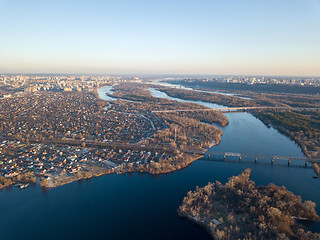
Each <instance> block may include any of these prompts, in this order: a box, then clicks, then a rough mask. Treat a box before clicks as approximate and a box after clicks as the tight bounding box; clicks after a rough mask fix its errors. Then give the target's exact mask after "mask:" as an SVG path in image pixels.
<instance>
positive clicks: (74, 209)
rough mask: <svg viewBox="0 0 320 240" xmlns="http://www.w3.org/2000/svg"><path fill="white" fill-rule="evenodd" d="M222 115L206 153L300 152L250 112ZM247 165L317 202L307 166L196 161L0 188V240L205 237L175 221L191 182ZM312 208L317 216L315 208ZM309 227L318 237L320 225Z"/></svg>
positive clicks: (264, 179) (261, 177) (260, 180)
mask: <svg viewBox="0 0 320 240" xmlns="http://www.w3.org/2000/svg"><path fill="white" fill-rule="evenodd" d="M109 90H110V89H109ZM105 91H107V90H106V88H101V89H100V95H105ZM153 94H155V95H156V94H162V93H157V92H155V91H154V92H153ZM162 96H164V95H162ZM164 97H165V96H164ZM198 103H199V102H198ZM227 116H228V118H229V120H230V124H229V125H228V126H226V127H224V128H222V129H223V131H224V134H223V136H222V141H221V143H220V144H219V145H218V146H214V147H212V148H211V149H209V150H208V152H210V151H213V150H216V151H230V152H232V151H234V152H244V153H263V154H277V155H290V156H302V155H303V154H302V152H301V150H300V149H299V147H298V146H297V144H295V143H294V142H293V141H291V140H290V139H289V138H287V137H285V136H283V135H282V134H280V133H279V132H278V131H277V130H275V129H273V128H268V127H267V126H265V125H264V124H263V123H262V122H261V121H260V120H258V119H256V118H255V117H253V116H252V115H250V114H248V113H228V114H227ZM246 168H251V169H252V180H254V181H255V182H256V183H257V184H264V185H266V184H268V183H270V182H273V183H275V184H277V185H284V186H286V187H287V188H288V189H289V190H290V191H292V192H294V193H295V194H298V195H301V197H302V199H303V200H312V201H314V202H316V204H317V205H318V206H319V205H320V194H319V187H320V181H319V180H316V179H313V178H312V176H313V175H314V173H313V170H312V169H311V168H309V167H308V168H304V167H288V166H286V165H284V164H275V165H271V164H267V163H257V164H254V163H249V162H242V163H234V162H214V161H202V160H199V161H195V162H194V163H192V164H191V165H190V166H189V167H187V168H185V169H183V170H180V171H176V172H174V173H170V174H164V175H158V176H151V175H148V174H138V173H134V174H124V175H116V174H112V175H106V176H101V177H98V178H93V179H91V180H87V181H82V182H73V183H71V184H68V185H64V186H61V187H58V188H55V189H51V190H49V191H47V192H43V191H41V188H40V187H39V186H30V187H28V188H26V189H23V190H20V189H18V188H9V189H6V190H3V191H1V192H0V206H1V207H0V219H1V224H0V239H1V240H11V239H13V240H16V239H17V240H18V239H19V240H20V239H32V240H37V239H39V240H40V239H41V240H42V239H140V240H143V239H146V240H149V239H207V240H209V239H210V237H209V235H208V234H207V233H206V231H205V230H204V229H202V228H201V227H198V226H197V225H195V224H193V223H191V222H189V221H187V220H185V219H181V218H179V217H178V215H177V212H176V210H177V208H178V206H179V204H180V203H181V201H182V199H183V197H184V196H185V195H186V193H187V192H188V191H189V190H192V189H194V188H195V187H196V186H197V185H198V186H204V185H206V184H207V183H208V182H209V181H211V182H212V181H216V180H219V181H220V182H222V183H224V182H226V181H227V179H228V178H229V177H231V176H233V175H238V174H240V173H241V172H242V171H243V170H244V169H246ZM317 211H318V213H320V209H319V207H317ZM310 229H311V230H313V231H317V232H320V226H319V222H316V223H314V224H313V225H312V226H311V227H310Z"/></svg>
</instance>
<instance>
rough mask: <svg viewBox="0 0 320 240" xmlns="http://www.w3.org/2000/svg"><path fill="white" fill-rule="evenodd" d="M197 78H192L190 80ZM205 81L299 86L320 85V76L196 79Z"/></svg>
mask: <svg viewBox="0 0 320 240" xmlns="http://www.w3.org/2000/svg"><path fill="white" fill-rule="evenodd" d="M192 80H195V79H190V81H192ZM196 80H201V81H203V82H213V81H217V82H225V83H241V84H251V85H253V84H273V85H274V84H282V85H299V86H315V87H319V86H320V77H314V78H312V77H311V78H306V77H266V76H250V77H248V76H229V77H217V78H205V79H196Z"/></svg>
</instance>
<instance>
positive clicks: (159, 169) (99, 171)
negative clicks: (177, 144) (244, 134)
mask: <svg viewBox="0 0 320 240" xmlns="http://www.w3.org/2000/svg"><path fill="white" fill-rule="evenodd" d="M201 157H202V155H191V154H180V155H177V156H174V157H172V159H171V158H169V159H166V160H163V161H162V162H153V163H150V164H148V165H142V164H132V163H123V164H121V165H119V166H118V167H117V168H113V169H110V168H103V167H98V166H91V167H87V171H79V172H77V174H72V175H70V174H67V173H66V172H62V173H61V174H60V175H59V176H55V177H54V176H52V175H49V179H48V178H47V179H45V180H43V181H41V183H40V185H41V186H42V187H43V188H44V189H50V188H55V187H59V186H63V185H65V184H69V183H72V182H75V181H80V180H84V179H90V178H94V177H100V176H102V175H108V174H113V173H117V174H126V173H134V172H140V173H148V174H151V175H159V174H166V173H170V172H174V171H177V170H181V169H183V168H186V167H188V166H189V165H190V164H191V163H192V162H194V161H196V160H198V159H199V158H201Z"/></svg>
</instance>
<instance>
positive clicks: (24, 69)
mask: <svg viewBox="0 0 320 240" xmlns="http://www.w3.org/2000/svg"><path fill="white" fill-rule="evenodd" d="M319 10H320V1H318V0H310V1H299V0H295V1H288V0H286V1H281V2H277V1H260V2H252V1H241V2H238V1H235V0H233V1H229V2H228V3H225V2H224V3H221V2H217V1H206V0H203V1H201V2H200V3H199V1H197V3H196V2H194V1H175V2H170V1H161V3H160V2H157V1H145V0H139V1H135V2H134V3H133V2H130V1H125V0H123V1H117V2H112V1H98V0H96V1H90V3H89V2H86V1H74V0H72V1H68V2H64V1H54V2H52V1H36V0H28V1H19V0H14V1H6V0H2V1H1V0H0V20H1V22H2V23H5V24H2V25H0V31H1V32H2V38H0V52H1V54H0V72H1V73H4V74H8V73H21V74H28V73H31V74H32V73H52V74H58V73H67V74H90V73H91V74H168V75H177V74H182V75H268V76H275V75H278V76H320V69H319V66H320V44H319V43H320V31H318V28H319V27H318V26H319V24H320V16H319V15H318V14H317V13H318V12H319Z"/></svg>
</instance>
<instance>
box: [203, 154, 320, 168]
mask: <svg viewBox="0 0 320 240" xmlns="http://www.w3.org/2000/svg"><path fill="white" fill-rule="evenodd" d="M231 158H233V160H237V161H239V162H241V161H242V160H243V159H246V160H247V159H248V160H251V161H254V162H255V163H257V162H259V159H260V160H261V159H267V160H270V163H271V164H273V163H274V162H275V160H279V161H285V162H287V163H288V166H290V164H291V161H301V162H304V164H305V167H307V165H308V163H311V164H312V163H318V164H320V159H319V158H307V157H289V156H276V155H261V154H246V153H233V152H211V153H208V154H207V155H203V158H202V160H207V161H208V160H209V161H221V160H223V161H227V160H228V159H231Z"/></svg>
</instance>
